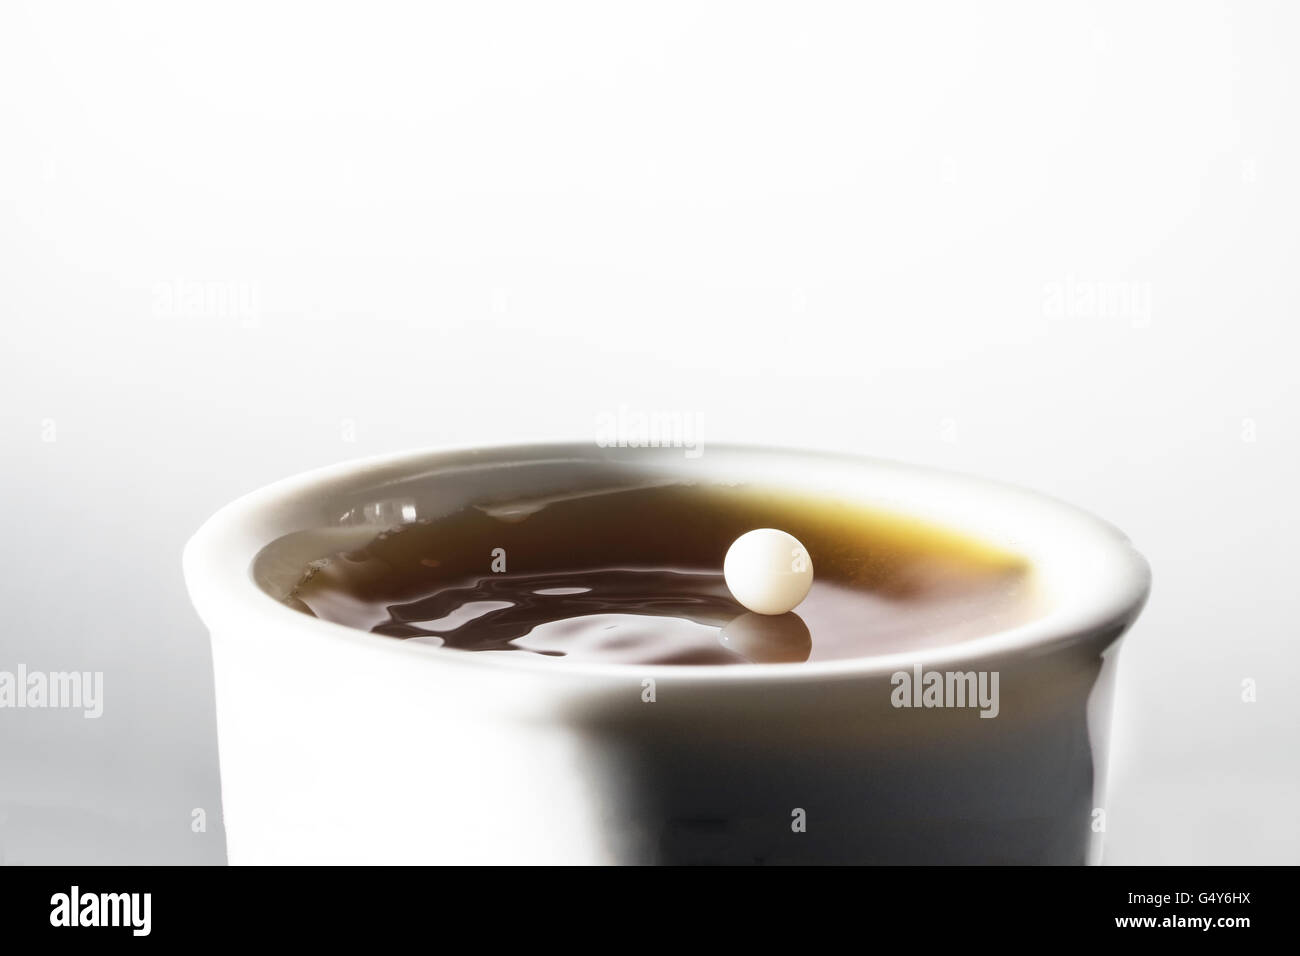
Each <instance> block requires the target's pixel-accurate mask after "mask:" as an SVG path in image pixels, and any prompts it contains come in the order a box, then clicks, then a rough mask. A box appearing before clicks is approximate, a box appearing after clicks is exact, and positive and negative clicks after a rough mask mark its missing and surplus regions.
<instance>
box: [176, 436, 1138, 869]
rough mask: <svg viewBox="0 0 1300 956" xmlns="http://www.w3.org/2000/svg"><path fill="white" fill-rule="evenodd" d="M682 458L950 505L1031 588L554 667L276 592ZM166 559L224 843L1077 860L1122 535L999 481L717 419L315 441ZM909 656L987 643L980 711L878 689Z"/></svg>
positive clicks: (396, 858) (1132, 578)
mask: <svg viewBox="0 0 1300 956" xmlns="http://www.w3.org/2000/svg"><path fill="white" fill-rule="evenodd" d="M682 476H687V477H690V478H691V479H692V480H695V479H703V480H710V481H713V480H728V479H730V480H736V481H752V482H760V483H763V484H765V485H771V486H777V487H788V488H791V489H795V490H797V491H799V492H800V493H805V494H812V495H817V494H828V495H829V494H834V495H839V496H844V495H851V496H853V497H854V499H855V500H859V501H862V502H863V503H865V504H870V505H871V506H873V507H880V508H884V509H887V510H895V511H897V512H898V513H901V514H909V515H915V516H916V517H918V518H922V519H924V520H927V521H933V522H937V523H940V524H945V525H948V526H951V527H954V528H959V529H962V530H964V531H966V532H968V533H970V534H973V535H976V536H978V537H980V538H982V539H984V540H988V541H990V542H992V543H994V544H997V545H998V546H1001V547H1005V548H1007V549H1008V550H1011V551H1014V552H1016V553H1019V554H1023V555H1025V556H1026V557H1028V558H1029V559H1030V560H1031V561H1032V562H1033V563H1034V566H1035V569H1036V572H1037V575H1038V577H1039V579H1040V582H1041V585H1042V587H1043V588H1044V589H1045V593H1047V594H1048V595H1049V596H1050V601H1051V606H1050V608H1049V609H1048V610H1047V611H1046V612H1045V613H1044V614H1043V615H1041V616H1039V617H1037V618H1035V619H1034V620H1032V621H1030V622H1027V623H1024V624H1022V625H1018V626H1016V627H1014V628H1011V629H1009V630H1007V631H1005V632H1000V633H998V634H995V635H990V636H988V637H984V638H979V639H977V640H972V641H968V642H964V643H961V644H957V645H953V646H951V647H945V648H932V649H928V650H926V651H922V652H918V653H917V654H914V655H908V654H890V655H883V656H879V657H872V658H867V659H863V660H854V661H828V662H808V663H802V664H770V665H763V666H761V667H759V666H754V667H728V666H722V667H709V666H701V667H655V666H648V667H629V666H624V665H589V664H578V663H576V662H575V664H574V665H573V666H572V667H564V668H555V667H552V666H549V662H545V661H528V660H513V659H512V660H503V659H502V658H512V657H514V655H473V654H456V653H455V652H449V651H446V650H445V649H442V648H435V647H418V646H406V645H404V643H403V642H396V641H391V640H385V639H384V638H382V637H379V636H376V635H370V634H365V633H362V632H358V631H354V630H351V629H349V628H344V627H341V626H338V625H334V624H331V623H329V622H324V621H319V620H314V619H312V618H310V617H307V616H305V615H302V614H300V613H298V612H295V611H293V610H291V609H289V608H287V607H285V606H283V605H281V604H280V603H279V602H278V601H277V598H280V597H283V596H284V595H285V594H287V593H288V590H289V589H290V588H291V587H292V585H293V583H294V581H295V580H296V576H297V575H298V574H299V573H300V571H301V569H302V567H303V564H304V563H305V561H307V560H310V558H311V557H314V556H316V555H319V554H320V553H324V551H328V550H337V549H343V548H347V547H353V546H356V545H357V544H360V543H363V542H364V541H366V540H369V539H370V538H372V537H373V536H374V535H375V534H376V533H377V531H378V530H380V529H381V528H383V527H385V526H389V525H392V524H395V523H398V522H399V521H401V520H406V519H410V518H412V517H418V516H420V515H421V514H432V513H435V512H439V511H441V510H445V509H448V508H453V507H458V506H460V505H462V504H464V503H467V502H469V501H473V500H483V499H484V498H485V497H486V498H493V497H498V498H499V497H509V496H512V495H525V494H545V493H547V492H548V491H559V490H562V489H572V488H574V487H575V486H583V485H591V484H607V483H609V482H611V481H616V482H617V481H645V480H647V479H654V478H656V477H657V478H664V477H682ZM291 533H295V534H293V537H290V538H288V539H285V540H286V541H287V544H286V545H285V546H284V547H282V548H280V549H278V550H276V551H274V552H267V553H262V552H263V549H264V548H265V546H266V545H267V544H269V543H270V542H271V541H273V540H276V539H281V538H283V536H285V535H290V534H291ZM335 546H337V547H335ZM322 549H323V550H322ZM259 554H261V557H260V559H258V560H257V562H256V564H255V565H254V559H255V557H256V556H258V555H259ZM185 565H186V578H187V582H188V584H189V587H190V589H191V593H192V596H193V598H194V601H195V604H196V606H197V607H198V609H199V611H200V614H201V615H202V617H203V618H204V620H205V622H206V623H207V624H208V626H209V628H210V629H211V631H212V635H213V659H214V666H215V672H216V681H217V696H218V723H219V735H220V749H221V760H222V777H223V797H224V801H225V817H226V825H227V840H228V846H229V848H230V855H231V860H232V862H273V861H280V862H326V861H330V862H335V861H337V862H347V861H351V862H451V861H456V862H630V863H639V862H746V863H747V862H766V863H782V862H1008V863H1010V862H1024V863H1081V862H1084V861H1085V860H1088V859H1090V858H1092V859H1095V858H1096V852H1097V848H1096V845H1095V843H1094V840H1093V837H1094V835H1093V833H1092V829H1091V821H1092V811H1093V808H1094V807H1100V806H1104V803H1103V802H1102V801H1103V796H1102V794H1103V792H1104V790H1103V780H1102V776H1103V774H1102V771H1103V770H1104V766H1105V759H1104V754H1105V741H1106V736H1107V729H1106V725H1107V722H1108V715H1109V696H1108V691H1109V685H1110V674H1111V671H1112V669H1113V666H1114V661H1115V652H1116V651H1117V649H1118V645H1117V640H1118V638H1119V637H1120V635H1121V634H1122V633H1123V631H1124V630H1125V629H1126V628H1127V627H1128V625H1129V624H1130V623H1131V621H1132V620H1133V618H1134V617H1135V616H1136V614H1137V613H1138V611H1139V610H1140V608H1141V605H1142V603H1143V601H1144V600H1145V595H1146V592H1147V588H1148V582H1149V575H1148V571H1147V568H1146V564H1145V562H1144V561H1142V559H1141V557H1140V556H1138V555H1137V553H1136V552H1135V551H1134V550H1133V549H1132V547H1131V546H1130V545H1129V544H1128V542H1127V539H1125V538H1124V537H1123V535H1121V534H1120V533H1118V532H1117V531H1115V530H1114V529H1113V528H1110V527H1109V526H1108V525H1105V524H1104V523H1103V522H1100V521H1098V520H1097V519H1095V518H1092V517H1090V516H1088V515H1086V514H1083V513H1082V512H1079V511H1077V510H1076V509H1073V508H1070V507H1068V506H1066V505H1063V504H1060V503H1058V502H1054V501H1051V500H1050V499H1046V498H1043V497H1041V496H1038V495H1035V494H1032V493H1029V492H1024V491H1020V490H1017V489H1014V488H1008V487H1006V486H1002V485H998V484H994V483H989V482H983V481H980V480H977V479H971V478H964V477H959V476H953V475H948V474H943V473H939V472H935V471H930V470H926V469H917V468H910V467H908V466H903V465H897V464H892V463H887V462H878V461H872V460H867V459H857V458H852V457H845V456H837V455H823V454H817V453H804V452H787V451H777V450H769V449H761V448H744V447H717V446H715V447H711V448H710V449H708V451H707V453H706V454H705V455H704V456H703V457H701V458H697V459H691V458H687V457H686V456H684V455H683V454H682V453H681V451H680V450H674V449H602V448H597V447H594V446H592V445H587V444H573V445H553V446H526V447H509V448H496V449H477V450H475V449H471V450H463V451H448V452H432V453H421V454H414V455H402V456H395V457H390V458H385V459H379V460H373V461H369V462H361V463H354V464H347V465H342V466H338V467H335V468H331V469H327V470H325V471H323V472H317V473H313V474H310V475H306V476H302V477H300V478H295V479H290V480H288V481H286V482H281V483H279V484H277V485H274V486H272V487H270V488H268V489H265V490H263V491H262V492H258V493H255V494H254V495H251V496H249V497H247V498H244V499H241V500H240V501H238V502H235V503H234V504H232V505H230V506H228V507H227V508H226V509H224V510H223V511H222V512H220V513H218V514H217V515H216V516H214V518H213V519H211V521H209V523H208V524H207V525H205V526H204V528H203V529H202V530H201V531H200V532H199V533H198V534H197V535H196V536H195V538H194V540H193V541H192V542H191V543H190V545H189V547H188V548H187V551H186V561H185ZM519 656H520V657H523V656H525V655H519ZM485 658H490V659H485ZM914 666H920V667H921V668H922V669H924V670H940V671H947V670H960V671H970V670H977V671H992V670H996V671H997V672H998V673H999V675H1000V681H999V691H1000V695H999V696H1000V700H999V714H998V716H997V717H996V718H993V719H982V718H980V717H979V713H978V711H977V710H974V709H969V708H966V709H956V708H946V709H928V710H927V709H902V708H896V707H894V706H892V704H891V691H892V690H893V685H892V684H891V676H892V675H893V674H895V673H896V672H899V671H904V670H910V669H911V668H913V667H914ZM650 690H653V694H652V695H650V694H648V691H650ZM650 696H652V697H653V700H652V701H651V700H649V699H648V697H650ZM801 818H802V819H804V820H806V826H805V828H804V830H803V832H796V829H795V828H793V827H792V822H794V821H795V820H797V819H801Z"/></svg>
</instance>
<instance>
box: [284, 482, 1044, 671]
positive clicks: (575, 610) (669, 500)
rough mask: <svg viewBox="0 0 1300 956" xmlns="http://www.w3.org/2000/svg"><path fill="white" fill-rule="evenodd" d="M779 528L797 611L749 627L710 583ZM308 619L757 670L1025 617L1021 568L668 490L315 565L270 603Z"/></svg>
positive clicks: (927, 532)
mask: <svg viewBox="0 0 1300 956" xmlns="http://www.w3.org/2000/svg"><path fill="white" fill-rule="evenodd" d="M754 528H780V529H782V530H784V531H788V532H789V533H790V534H793V535H794V536H795V537H797V538H798V539H799V540H800V541H801V542H803V544H804V545H805V547H806V548H807V550H808V553H809V555H810V557H811V559H812V563H813V568H814V571H815V577H814V581H813V585H812V590H811V591H810V592H809V594H808V597H807V598H806V599H805V600H804V601H803V603H802V604H800V605H799V606H798V607H797V608H796V609H795V610H794V611H792V612H791V613H789V614H784V615H778V616H766V615H758V614H752V613H750V612H748V611H746V610H745V609H744V608H743V607H741V606H740V605H739V604H738V603H737V602H736V601H735V600H734V599H733V598H732V597H731V595H730V593H729V592H728V590H727V587H726V584H725V583H724V582H723V577H722V562H723V557H724V556H725V555H726V553H727V549H728V547H729V546H730V545H731V543H732V542H733V541H734V540H735V539H736V538H738V537H739V536H740V535H741V534H744V533H745V532H746V531H750V530H752V529H754ZM285 600H286V603H288V604H290V605H291V606H293V607H295V608H297V609H298V610H300V611H303V612H305V613H309V614H314V615H315V616H317V617H319V618H322V619H325V620H329V621H334V622H337V623H340V624H346V625H349V626H351V627H356V628H360V629H363V630H367V631H371V632H374V633H376V634H384V635H388V636H390V637H394V638H400V639H404V640H412V641H419V642H422V643H428V644H434V645H440V646H445V647H448V648H455V649H458V650H462V651H473V652H479V653H511V654H521V653H524V654H535V655H540V656H543V657H546V658H551V659H554V660H555V661H556V662H557V665H559V664H560V663H561V662H562V661H564V660H584V661H601V662H606V663H625V664H763V663H776V662H797V661H825V660H836V659H845V658H854V657H866V656H870V655H875V654H885V653H894V652H901V651H915V650H921V649H925V648H931V647H937V646H942V645H947V644H952V643H954V642H957V641H962V640H968V639H971V638H975V637H981V636H984V635H988V634H991V633H994V632H996V631H999V630H1002V629H1004V628H1007V627H1010V626H1013V625H1015V624H1018V623H1022V622H1023V621H1025V620H1027V619H1029V618H1030V617H1032V616H1033V615H1034V613H1035V606H1036V604H1037V602H1038V598H1037V596H1036V595H1035V593H1034V589H1033V586H1032V575H1031V571H1030V567H1029V565H1028V564H1027V562H1026V561H1025V560H1024V559H1022V558H1020V557H1018V556H1016V555H1014V554H1010V553H1008V552H1005V551H1002V550H999V549H997V548H994V547H991V546H989V545H986V544H984V543H981V542H979V541H977V540H974V539H972V538H969V537H966V536H964V535H961V534H958V533H955V532H952V531H948V530H945V529H941V528H938V527H935V526H932V525H928V524H924V523H921V522H918V521H915V520H913V519H910V518H904V517H901V516H897V515H891V514H888V513H885V512H880V511H874V510H870V509H866V508H863V507H861V506H859V505H852V504H848V503H844V502H837V501H834V500H825V499H822V498H816V497H811V496H810V497H803V496H800V495H798V494H794V493H790V492H784V491H778V490H767V489H762V488H754V487H749V486H723V485H693V484H671V485H658V486H648V487H622V488H615V489H595V490H587V491H575V492H573V493H572V494H568V495H560V496H554V497H551V498H547V499H538V500H532V501H507V502H485V503H481V504H478V505H472V506H467V507H464V508H462V509H460V510H457V511H453V512H451V513H449V514H446V515H443V516H441V517H438V518H433V519H421V520H419V521H415V522H412V523H409V524H404V525H401V526H398V527H395V528H392V529H390V530H388V531H385V532H383V533H380V534H378V535H377V536H376V537H375V538H374V539H373V540H372V541H370V542H369V543H368V544H366V545H365V546H364V547H361V548H359V549H357V550H354V551H348V552H340V553H337V554H332V555H326V556H322V558H321V559H320V560H318V561H314V562H312V564H311V566H309V567H308V568H306V569H305V570H304V573H303V576H302V579H301V581H300V582H299V583H298V585H297V586H296V587H295V588H294V589H293V591H292V592H291V593H290V594H289V596H288V597H287V598H286V599H285Z"/></svg>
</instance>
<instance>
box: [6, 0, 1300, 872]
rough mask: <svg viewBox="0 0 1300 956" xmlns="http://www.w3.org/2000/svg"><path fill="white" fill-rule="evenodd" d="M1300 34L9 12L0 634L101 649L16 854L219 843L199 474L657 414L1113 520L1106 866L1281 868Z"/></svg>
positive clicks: (27, 789)
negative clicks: (1140, 581) (1124, 567)
mask: <svg viewBox="0 0 1300 956" xmlns="http://www.w3.org/2000/svg"><path fill="white" fill-rule="evenodd" d="M1298 41H1300V7H1297V5H1295V4H1287V3H1262V2H1249V0H1247V2H1240V3H1234V4H1227V3H1189V2H1167V3H1150V2H1138V3H1133V2H1124V3H1099V2H1096V3H1068V4H1062V3H1053V4H1043V3H1021V4H1007V3H981V4H971V3H952V4H937V3H912V4H870V5H868V4H862V3H855V4H845V5H830V4H817V3H799V4H794V3H790V4H759V3H737V4H721V3H700V2H694V3H684V4H673V3H664V2H656V3H645V4H628V3H609V2H606V3H591V4H569V3H531V4H500V3H474V4H470V3H461V4H442V5H432V4H413V5H410V6H404V5H389V4H384V3H364V4H362V3H356V4H352V5H334V4H320V3H313V4H306V3H303V4H284V3H267V2H258V3H247V4H245V3H230V2H223V3H213V4H194V3H187V4H176V3H129V4H128V3H85V4H70V3H63V2H48V0H46V2H41V3H31V4H27V3H19V2H12V0H10V2H7V3H5V4H4V5H3V6H0V316H2V320H3V352H0V388H3V396H2V397H3V401H2V402H0V429H2V431H0V441H2V444H0V448H3V456H4V457H3V470H2V472H0V492H3V496H4V505H3V511H2V514H3V518H0V522H3V524H2V525H0V527H2V529H3V535H4V537H3V541H4V547H3V552H2V557H0V561H3V570H2V573H0V614H2V615H3V618H2V619H3V630H2V631H0V669H13V668H14V667H16V666H17V665H18V664H19V663H23V664H26V665H27V666H28V667H29V668H32V669H43V670H67V669H79V670H100V671H103V672H104V675H105V676H104V679H105V683H106V688H105V713H104V716H103V717H102V718H101V719H99V720H97V721H94V720H84V719H82V718H81V716H80V714H78V713H75V712H63V711H14V710H3V711H0V855H2V856H3V859H4V860H6V861H8V862H20V863H38V862H59V861H72V862H136V861H146V860H157V861H193V862H219V861H221V860H223V859H224V845H223V835H222V831H221V827H220V812H219V806H220V797H219V777H218V771H217V766H216V747H215V730H214V722H213V702H212V688H211V670H210V664H209V658H208V648H207V641H206V635H205V634H204V632H203V629H202V628H201V626H200V625H199V623H198V621H197V619H196V618H195V616H194V615H193V613H192V612H191V610H190V608H189V605H188V602H187V600H186V597H185V594H184V590H183V586H182V582H181V576H180V564H179V557H180V550H181V547H182V545H183V543H184V541H185V540H186V538H187V537H188V535H189V533H190V532H191V531H192V530H193V529H194V528H195V527H197V526H198V524H199V523H200V522H201V521H202V520H203V519H204V518H205V517H206V516H207V515H208V514H209V513H210V512H211V511H213V510H215V509H216V508H217V507H218V506H219V505H221V504H222V503H224V502H225V501H227V500H229V499H230V498H232V497H234V496H236V495H238V494H240V493H242V492H245V491H248V490H251V489H253V488H255V487H257V486H259V485H261V484H263V483H265V482H268V481H270V480H273V479H276V478H279V477H282V476H285V475H288V474H290V473H293V472H295V471H299V470H302V469H306V468H310V467H314V466H318V465H324V464H328V463H332V462H335V461H338V460H342V459H345V458H350V457H356V456H360V455H367V454H372V453H378V452H381V451H389V450H396V449H401V448H408V447H417V446H431V445H437V444H442V443H487V442H497V441H501V440H507V439H516V438H520V439H523V438H527V439H534V438H548V437H577V438H586V437H590V436H592V435H593V429H594V427H595V424H594V423H595V420H596V417H597V415H599V414H600V413H601V412H603V411H616V410H617V409H618V408H619V407H620V406H622V405H626V406H628V407H629V408H632V409H643V410H669V411H681V412H683V413H688V414H698V415H700V416H702V419H703V423H704V441H705V449H706V450H705V453H706V454H707V444H708V442H709V441H710V440H712V441H722V440H742V441H759V442H768V443H773V444H789V445H799V446H813V447H828V448H838V449H845V450H852V451H860V452H864V453H869V454H872V455H878V456H884V457H892V458H900V459H905V460H910V461H914V462H921V463H931V464H935V465H940V466H944V467H948V468H954V469H957V470H962V471H968V472H973V473H978V474H983V475H988V476H993V477H997V478H1002V479H1005V480H1009V481H1013V482H1016V483H1019V484H1023V485H1027V486H1030V487H1033V488H1037V489H1040V490H1042V491H1045V492H1048V493H1050V494H1053V495H1056V496H1059V497H1061V498H1065V499H1067V500H1069V501H1072V502H1075V503H1077V504H1080V505H1082V506H1084V507H1086V508H1089V509H1091V510H1093V511H1095V512H1097V513H1099V514H1101V515H1102V516H1104V517H1106V518H1108V519H1109V520H1111V521H1113V522H1114V523H1115V524H1117V525H1119V526H1120V527H1121V528H1123V529H1124V530H1126V531H1127V532H1128V533H1129V534H1130V535H1131V536H1132V537H1133V539H1134V541H1135V542H1136V543H1137V545H1138V547H1139V548H1140V549H1141V550H1142V551H1143V552H1144V553H1145V554H1146V555H1147V557H1148V558H1149V559H1150V561H1151V563H1152V565H1153V567H1154V571H1155V587H1154V591H1153V594H1152V598H1151V602H1150V605H1149V607H1148V610H1147V612H1146V614H1145V616H1144V617H1143V618H1142V619H1141V621H1140V622H1139V623H1138V625H1137V627H1136V628H1135V629H1134V631H1133V632H1132V633H1131V635H1130V637H1129V639H1128V643H1127V645H1126V647H1125V649H1124V651H1123V654H1122V657H1121V667H1120V680H1119V686H1118V698H1117V703H1116V747H1115V752H1114V759H1113V763H1112V768H1111V796H1110V799H1109V801H1108V804H1107V810H1108V842H1107V848H1106V860H1107V861H1108V862H1112V863H1155V862H1177V863H1187V862H1204V863H1220V862H1289V863H1297V862H1300V824H1297V820H1296V816H1295V808H1296V806H1297V804H1298V803H1300V767H1298V763H1300V758H1298V756H1297V754H1298V752H1300V747H1298V746H1297V740H1296V731H1297V726H1298V725H1300V696H1298V695H1297V694H1296V691H1295V688H1296V687H1297V686H1298V685H1300V650H1298V649H1297V643H1296V642H1297V638H1298V636H1300V635H1297V626H1296V619H1297V611H1298V610H1300V607H1298V606H1297V605H1298V603H1300V601H1298V598H1297V588H1296V585H1295V562H1294V548H1293V543H1294V541H1295V539H1296V535H1297V533H1300V525H1298V521H1297V518H1298V515H1300V509H1298V508H1297V504H1296V499H1295V490H1296V488H1297V486H1300V467H1298V465H1300V459H1298V457H1297V443H1296V435H1297V426H1298V425H1300V420H1298V419H1300V414H1298V411H1300V403H1297V394H1296V385H1295V371H1294V370H1295V364H1296V349H1297V345H1298V344H1300V342H1298V341H1297V334H1296V331H1295V329H1296V320H1297V306H1298V305H1300V290H1298V288H1297V280H1296V262H1297V254H1298V253H1300V226H1298V225H1297V223H1298V221H1300V219H1298V216H1297V214H1298V213H1300V189H1298V187H1297V177H1296V170H1297V169H1300V140H1298V138H1297V117H1300V95H1298V94H1300V79H1298V77H1297V66H1296V56H1295V51H1296V49H1297V47H1298ZM196 290H197V291H196ZM1105 303H1109V306H1110V307H1107V306H1106V304H1105ZM349 439H351V440H349ZM1245 679H1253V680H1255V681H1256V682H1257V693H1258V700H1257V702H1256V703H1253V704H1252V703H1244V702H1242V700H1241V697H1242V681H1243V680H1245ZM194 808H204V809H206V810H207V811H208V814H209V826H208V829H207V832H204V833H195V832H192V830H191V811H192V810H193V809H194Z"/></svg>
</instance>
